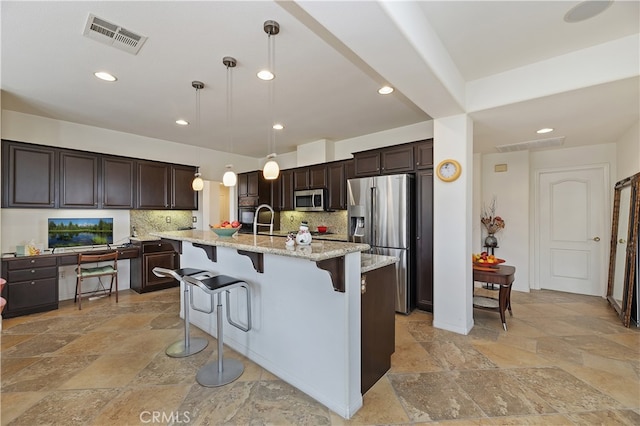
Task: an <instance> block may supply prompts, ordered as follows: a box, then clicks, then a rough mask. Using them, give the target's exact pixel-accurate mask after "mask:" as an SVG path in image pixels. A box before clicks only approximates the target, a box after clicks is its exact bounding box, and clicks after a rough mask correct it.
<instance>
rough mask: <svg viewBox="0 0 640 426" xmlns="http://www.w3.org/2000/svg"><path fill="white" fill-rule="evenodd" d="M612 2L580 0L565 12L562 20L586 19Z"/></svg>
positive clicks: (605, 0) (609, 0) (603, 9)
mask: <svg viewBox="0 0 640 426" xmlns="http://www.w3.org/2000/svg"><path fill="white" fill-rule="evenodd" d="M612 3H613V0H586V1H582V2H580V3H578V4H577V5H575V6H573V7H572V8H571V9H570V10H569V11H568V12H567V13H565V15H564V21H565V22H569V23H574V22H582V21H586V20H587V19H591V18H593V17H594V16H596V15H599V14H601V13H602V12H604V11H605V10H607V8H608V7H609V6H611V4H612Z"/></svg>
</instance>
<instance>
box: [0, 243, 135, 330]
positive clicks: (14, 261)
mask: <svg viewBox="0 0 640 426" xmlns="http://www.w3.org/2000/svg"><path fill="white" fill-rule="evenodd" d="M113 250H117V251H118V260H124V259H136V258H137V257H138V256H140V249H139V248H138V247H137V246H130V247H113V248H112V249H106V248H105V249H104V250H89V251H86V252H83V253H91V254H102V253H108V252H110V251H113ZM78 254H79V252H70V251H69V252H62V253H54V254H41V255H38V256H17V257H4V258H2V272H1V274H0V275H1V277H2V278H3V279H5V280H7V285H5V286H4V288H3V289H2V291H1V292H0V295H1V296H2V297H3V298H5V299H6V300H7V304H6V306H5V310H4V312H3V314H2V315H3V317H4V318H11V317H17V316H20V315H26V314H32V313H36V312H45V311H51V310H54V309H58V274H59V271H58V268H59V267H61V266H68V265H77V264H78Z"/></svg>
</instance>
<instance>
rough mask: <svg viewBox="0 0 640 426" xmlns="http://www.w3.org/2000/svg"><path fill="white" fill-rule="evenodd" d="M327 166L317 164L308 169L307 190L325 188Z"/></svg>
mask: <svg viewBox="0 0 640 426" xmlns="http://www.w3.org/2000/svg"><path fill="white" fill-rule="evenodd" d="M327 187H328V184H327V166H326V164H319V165H317V166H310V167H309V189H320V188H327Z"/></svg>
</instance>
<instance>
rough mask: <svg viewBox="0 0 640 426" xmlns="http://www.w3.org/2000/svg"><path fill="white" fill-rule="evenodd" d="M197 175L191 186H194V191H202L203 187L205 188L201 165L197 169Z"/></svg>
mask: <svg viewBox="0 0 640 426" xmlns="http://www.w3.org/2000/svg"><path fill="white" fill-rule="evenodd" d="M195 176H196V177H195V178H193V182H191V188H193V190H194V191H202V188H204V181H203V180H202V178H201V177H200V167H198V168H197V169H196V175H195Z"/></svg>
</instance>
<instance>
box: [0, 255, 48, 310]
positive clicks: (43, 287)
mask: <svg viewBox="0 0 640 426" xmlns="http://www.w3.org/2000/svg"><path fill="white" fill-rule="evenodd" d="M2 276H3V277H5V279H6V280H7V284H6V285H5V286H4V289H3V290H2V297H4V298H5V299H6V300H7V305H6V306H5V310H4V311H3V312H2V316H3V318H11V317H17V316H20V315H26V314H33V313H35V312H45V311H51V310H54V309H58V264H57V260H56V258H55V257H53V256H47V257H45V256H43V257H25V258H22V259H20V258H10V259H6V260H3V261H2Z"/></svg>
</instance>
